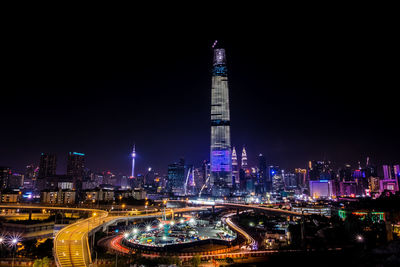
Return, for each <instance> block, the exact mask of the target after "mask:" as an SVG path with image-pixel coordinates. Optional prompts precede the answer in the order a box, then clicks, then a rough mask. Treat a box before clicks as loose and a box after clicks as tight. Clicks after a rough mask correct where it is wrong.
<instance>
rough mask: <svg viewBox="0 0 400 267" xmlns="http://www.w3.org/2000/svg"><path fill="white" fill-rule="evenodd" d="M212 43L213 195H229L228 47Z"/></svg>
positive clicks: (230, 179) (211, 174)
mask: <svg viewBox="0 0 400 267" xmlns="http://www.w3.org/2000/svg"><path fill="white" fill-rule="evenodd" d="M215 44H216V43H214V46H213V49H214V60H213V69H212V87H211V148H210V163H211V173H210V186H211V188H212V192H211V194H212V195H213V196H228V195H229V193H230V191H231V189H232V187H233V184H232V183H233V176H232V151H231V133H230V115H229V88H228V70H227V67H226V55H225V49H223V48H218V47H215Z"/></svg>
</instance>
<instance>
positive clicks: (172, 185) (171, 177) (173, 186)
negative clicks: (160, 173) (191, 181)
mask: <svg viewBox="0 0 400 267" xmlns="http://www.w3.org/2000/svg"><path fill="white" fill-rule="evenodd" d="M185 178H186V177H185V160H184V159H181V160H180V161H179V162H175V163H173V164H170V165H168V191H169V192H171V193H172V194H174V195H183V193H184V183H185Z"/></svg>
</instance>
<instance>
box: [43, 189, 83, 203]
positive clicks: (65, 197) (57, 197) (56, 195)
mask: <svg viewBox="0 0 400 267" xmlns="http://www.w3.org/2000/svg"><path fill="white" fill-rule="evenodd" d="M75 200H76V192H75V191H74V190H70V189H59V190H51V189H47V190H42V191H41V196H40V202H41V203H45V204H75Z"/></svg>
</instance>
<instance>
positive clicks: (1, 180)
mask: <svg viewBox="0 0 400 267" xmlns="http://www.w3.org/2000/svg"><path fill="white" fill-rule="evenodd" d="M10 178H11V169H10V168H8V167H0V190H3V189H6V188H8V182H9V180H10Z"/></svg>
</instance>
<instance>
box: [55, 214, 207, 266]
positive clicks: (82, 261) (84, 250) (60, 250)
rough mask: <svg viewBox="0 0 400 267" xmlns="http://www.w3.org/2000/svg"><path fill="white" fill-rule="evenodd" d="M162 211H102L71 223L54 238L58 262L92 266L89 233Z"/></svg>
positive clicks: (69, 264) (157, 215)
mask: <svg viewBox="0 0 400 267" xmlns="http://www.w3.org/2000/svg"><path fill="white" fill-rule="evenodd" d="M205 209H207V207H206V208H204V207H193V208H181V209H175V210H174V211H173V212H174V213H182V212H191V211H200V210H205ZM166 213H167V215H170V214H171V213H172V211H171V210H169V211H167V212H166ZM162 214H163V213H162V212H155V213H151V214H143V215H135V216H111V215H109V213H108V212H105V211H101V213H97V212H96V214H94V213H93V216H92V217H90V218H88V219H85V220H81V221H78V222H76V223H74V224H71V225H69V226H67V227H65V228H63V229H61V230H60V231H59V232H58V234H57V235H56V237H55V239H54V254H55V260H56V264H57V266H59V267H63V266H76V267H78V266H90V265H91V264H92V260H91V255H90V249H89V243H88V234H89V233H90V232H91V231H92V230H94V229H95V228H97V227H101V226H103V225H109V224H112V223H114V222H116V221H118V220H128V219H129V220H133V219H146V218H154V217H161V216H162Z"/></svg>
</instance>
